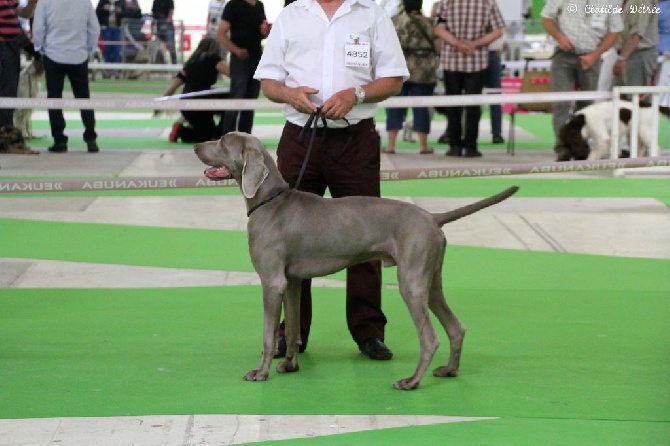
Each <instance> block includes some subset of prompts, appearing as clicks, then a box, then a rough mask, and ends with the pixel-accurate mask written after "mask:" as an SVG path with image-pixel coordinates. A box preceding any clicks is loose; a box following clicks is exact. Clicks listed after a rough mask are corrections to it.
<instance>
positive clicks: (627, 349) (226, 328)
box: [0, 85, 670, 446]
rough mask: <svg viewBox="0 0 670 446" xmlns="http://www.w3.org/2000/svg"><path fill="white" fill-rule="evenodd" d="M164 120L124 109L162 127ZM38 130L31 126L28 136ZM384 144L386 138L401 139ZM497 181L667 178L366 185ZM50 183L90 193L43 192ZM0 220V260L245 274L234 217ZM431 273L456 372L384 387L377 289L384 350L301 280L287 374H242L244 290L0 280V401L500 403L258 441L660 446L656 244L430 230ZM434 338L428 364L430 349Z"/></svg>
mask: <svg viewBox="0 0 670 446" xmlns="http://www.w3.org/2000/svg"><path fill="white" fill-rule="evenodd" d="M108 88H112V87H111V86H108ZM152 88H153V89H155V90H159V89H161V88H162V87H161V86H160V85H154V86H152ZM548 119H549V117H548V116H546V115H526V116H519V119H518V122H519V123H520V124H521V125H522V126H524V127H525V128H526V129H530V130H529V131H531V132H534V133H533V134H535V135H536V136H537V139H536V140H535V139H533V140H524V141H521V140H520V141H519V144H518V146H517V147H518V148H519V149H520V150H524V149H537V148H543V149H547V150H550V145H549V144H547V140H548V139H547V129H548V128H550V126H549V125H548ZM170 122H171V121H170V120H165V119H164V120H150V121H146V122H144V121H137V122H134V123H133V124H132V125H134V126H137V127H138V128H139V127H143V126H144V127H147V126H154V125H156V126H162V127H164V128H167V127H169V123H170ZM124 123H125V121H124ZM443 124H444V122H443V121H436V123H435V125H443ZM39 125H41V124H37V125H36V128H39ZM78 125H79V123H78V122H76V121H74V122H72V123H68V126H69V128H77V126H78ZM115 125H118V121H117V124H115ZM124 125H125V124H124ZM101 128H102V127H101ZM668 137H670V128H668V123H662V128H661V136H660V138H659V139H660V140H661V141H663V140H665V139H667V138H668ZM664 138H665V139H664ZM75 139H76V138H72V141H73V143H75V144H73V147H76V141H75ZM48 140H49V138H43V139H42V140H38V141H44V142H45V143H44V145H45V146H46V145H47V143H48V142H49V141H48ZM264 142H265V143H266V144H267V145H268V146H269V147H273V144H274V145H276V140H267V141H264ZM101 143H102V144H103V145H105V147H106V148H110V149H125V148H129V147H142V148H143V149H144V148H147V147H148V148H154V147H155V148H158V149H163V148H175V147H181V145H174V144H169V143H167V142H162V141H160V142H159V141H156V139H155V138H154V139H151V138H108V139H105V138H101ZM404 144H405V143H402V144H400V147H399V148H400V149H401V150H403V149H409V147H410V145H404ZM37 147H39V145H37ZM183 148H184V149H185V150H191V147H190V146H188V145H183ZM483 148H484V150H486V149H487V148H488V147H487V146H484V147H483ZM490 148H493V146H491V147H490ZM495 148H500V147H499V146H496V147H495ZM412 150H414V149H412ZM199 173H200V172H194V173H193V175H198V174H199ZM3 178H4V179H10V178H6V177H3ZM510 184H519V185H521V191H520V192H519V194H518V196H519V197H650V198H655V199H657V200H659V201H661V202H663V203H665V204H667V205H670V188H669V187H668V181H667V180H659V179H630V178H607V179H597V180H594V179H583V180H560V179H551V180H550V179H525V178H524V179H518V178H486V179H459V180H458V181H456V180H435V181H430V182H426V181H398V182H384V183H382V187H383V194H384V195H385V196H408V195H412V196H443V197H473V196H484V195H489V194H491V193H494V192H497V191H499V190H502V189H504V188H505V187H507V186H509V185H510ZM238 193H239V192H238V191H237V190H236V189H233V188H227V189H225V188H220V189H208V190H179V191H142V192H122V191H111V192H104V193H100V195H115V196H123V195H129V194H130V195H135V196H137V195H191V194H202V195H204V194H210V195H218V194H238ZM33 195H34V196H37V195H40V194H33ZM64 195H67V196H77V195H90V193H77V194H54V193H50V194H48V196H50V197H54V196H64ZM18 196H21V197H25V196H27V195H25V194H21V195H19V194H16V197H18ZM13 197H14V196H12V195H5V196H3V198H2V201H3V205H5V204H6V205H8V206H11V200H12V199H13ZM0 233H2V234H3V237H2V239H1V242H0V257H11V258H25V259H47V260H67V261H75V262H92V263H109V264H125V265H138V266H154V267H170V268H193V269H216V270H219V269H220V270H231V271H247V272H250V271H253V269H252V266H251V262H250V260H249V255H248V251H247V245H246V235H245V233H244V232H240V231H212V230H199V229H176V228H149V227H138V226H129V225H112V224H82V223H62V222H42V221H33V220H19V219H0ZM212 246H218V247H220V248H219V249H211V247H212ZM175 253H183V254H182V255H175ZM443 275H444V281H445V292H446V295H447V299H448V301H449V302H450V305H451V306H452V308H453V309H454V311H455V312H456V313H457V314H458V316H459V318H460V319H461V320H462V322H463V323H464V324H465V325H466V327H467V328H468V333H467V336H466V341H465V347H464V353H463V358H462V367H461V374H460V376H459V377H458V378H453V379H444V378H435V377H433V376H431V375H430V373H428V374H427V375H426V377H425V378H424V380H423V382H422V384H421V387H420V389H419V390H418V391H415V392H399V391H396V390H393V388H392V383H393V382H394V381H395V380H397V379H399V378H402V377H406V376H409V375H410V374H411V372H412V371H413V369H414V367H415V365H416V360H417V355H418V342H417V340H416V334H415V329H414V327H413V325H412V323H411V320H410V317H409V314H408V312H407V310H406V308H405V306H404V304H403V303H402V300H401V298H400V296H399V294H398V292H397V290H395V289H394V288H393V287H392V286H391V287H387V288H385V289H384V310H385V313H386V314H387V316H388V319H389V324H388V326H387V338H386V340H387V342H388V344H389V346H390V347H391V348H392V349H393V351H394V354H395V356H394V359H393V360H392V361H389V362H373V361H369V360H367V359H365V358H364V357H362V355H360V353H358V351H357V349H356V346H355V345H354V344H353V342H352V341H351V340H350V338H349V335H348V332H347V330H346V324H345V318H344V299H343V292H342V290H340V289H332V288H329V289H317V290H316V291H315V305H314V322H313V331H312V336H311V337H310V343H309V349H308V351H307V353H305V354H304V355H302V356H301V371H300V372H299V373H297V374H290V375H279V374H278V373H276V372H274V369H273V370H272V374H271V376H270V379H269V381H267V382H265V383H247V382H245V381H243V380H242V376H243V375H244V373H245V372H246V371H247V370H249V369H251V368H254V367H256V366H257V363H258V361H259V359H260V351H261V324H262V321H261V318H262V303H261V295H260V294H261V290H260V287H257V286H239V287H193V288H140V289H125V288H120V289H74V288H73V289H48V288H47V289H16V288H0V418H28V417H38V418H41V417H74V416H120V415H149V414H154V415H159V414H352V415H355V414H361V415H365V414H378V415H460V416H489V417H500V419H496V420H490V421H483V422H473V423H456V424H443V425H432V426H421V427H411V428H397V429H386V430H381V431H369V432H358V433H352V434H346V435H337V436H331V437H319V438H309V439H304V440H290V441H283V442H266V443H264V444H275V443H276V444H305V445H317V446H320V445H341V444H343V443H345V442H348V443H349V444H355V445H366V446H369V445H390V444H393V445H396V444H397V445H407V444H420V445H425V444H472V445H475V444H476V445H500V444H505V445H619V444H621V445H665V444H670V397H669V395H670V374H669V373H668V371H669V370H670V323H669V322H668V321H670V262H669V261H666V260H654V259H628V258H615V257H607V256H595V255H578V254H565V253H546V252H524V251H514V250H501V249H489V248H473V247H464V246H450V247H449V248H448V250H447V258H446V263H445V267H444V270H443ZM335 277H337V278H343V274H342V273H340V274H337V275H335ZM384 283H386V284H388V285H393V284H395V283H396V278H395V271H394V269H387V270H385V272H384ZM438 331H439V330H438ZM441 336H442V339H443V340H444V341H445V342H443V344H442V346H441V348H440V350H438V353H437V355H436V357H435V359H434V361H433V364H432V365H433V367H434V366H437V365H441V364H443V363H444V362H445V361H446V358H447V355H448V344H447V342H446V339H445V336H444V335H443V334H442V335H441Z"/></svg>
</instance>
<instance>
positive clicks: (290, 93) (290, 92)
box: [284, 87, 319, 114]
mask: <svg viewBox="0 0 670 446" xmlns="http://www.w3.org/2000/svg"><path fill="white" fill-rule="evenodd" d="M286 91H287V93H286V95H285V98H284V102H286V103H288V104H290V105H291V107H293V108H295V109H296V110H297V111H299V112H300V113H305V114H311V113H313V112H314V111H316V106H315V105H314V104H312V101H310V99H309V95H312V94H317V93H318V92H319V90H317V89H316V88H312V87H294V88H287V90H286Z"/></svg>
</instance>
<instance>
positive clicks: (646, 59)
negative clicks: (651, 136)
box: [612, 0, 658, 103]
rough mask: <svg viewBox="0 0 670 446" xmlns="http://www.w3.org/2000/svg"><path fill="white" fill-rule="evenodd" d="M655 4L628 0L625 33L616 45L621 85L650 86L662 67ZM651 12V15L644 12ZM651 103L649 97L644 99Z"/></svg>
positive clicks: (615, 71) (616, 70) (616, 80)
mask: <svg viewBox="0 0 670 446" xmlns="http://www.w3.org/2000/svg"><path fill="white" fill-rule="evenodd" d="M655 5H656V2H655V1H651V0H624V2H623V13H622V14H621V18H622V20H623V27H624V29H623V31H621V34H619V38H618V39H617V42H616V44H615V48H616V50H617V53H618V57H617V60H616V62H615V63H614V68H613V69H612V74H614V76H615V77H614V84H615V85H617V86H619V85H621V86H624V85H627V86H630V85H632V86H649V85H651V84H652V80H653V77H654V74H655V73H656V68H657V67H658V50H657V48H656V47H657V46H658V14H654V13H652V12H651V11H653V8H654V6H655ZM643 11H648V12H643ZM643 101H644V102H647V103H650V99H649V96H647V97H645V98H643Z"/></svg>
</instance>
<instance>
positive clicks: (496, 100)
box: [0, 89, 612, 110]
mask: <svg viewBox="0 0 670 446" xmlns="http://www.w3.org/2000/svg"><path fill="white" fill-rule="evenodd" d="M216 91H217V89H214V90H208V91H207V93H212V92H216ZM203 93H204V92H203ZM609 99H612V92H610V91H573V92H569V93H565V92H551V93H509V94H508V93H504V94H481V95H480V94H473V95H458V96H442V95H436V96H412V97H392V98H389V99H386V100H385V101H382V102H380V103H379V106H380V107H384V108H394V107H395V108H397V107H434V106H444V107H454V106H474V105H490V104H506V103H521V102H567V101H595V100H609ZM283 106H284V104H279V103H276V102H272V101H270V100H269V99H174V98H173V99H167V98H165V97H162V98H156V99H127V98H125V99H124V98H118V99H113V98H112V99H44V98H2V100H1V101H0V108H15V109H20V108H54V109H55V108H73V109H114V110H119V109H146V110H253V109H257V108H265V109H281V108H282V107H283Z"/></svg>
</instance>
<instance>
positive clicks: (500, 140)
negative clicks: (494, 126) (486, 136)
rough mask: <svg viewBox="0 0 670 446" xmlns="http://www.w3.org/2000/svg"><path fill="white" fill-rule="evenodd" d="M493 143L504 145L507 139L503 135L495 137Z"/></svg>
mask: <svg viewBox="0 0 670 446" xmlns="http://www.w3.org/2000/svg"><path fill="white" fill-rule="evenodd" d="M491 142H492V143H493V144H503V143H504V142H505V138H503V137H502V136H501V135H493V139H491Z"/></svg>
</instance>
